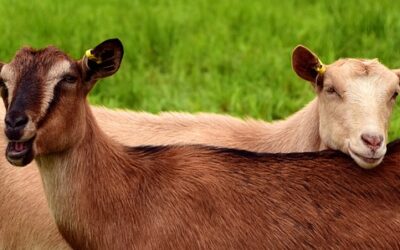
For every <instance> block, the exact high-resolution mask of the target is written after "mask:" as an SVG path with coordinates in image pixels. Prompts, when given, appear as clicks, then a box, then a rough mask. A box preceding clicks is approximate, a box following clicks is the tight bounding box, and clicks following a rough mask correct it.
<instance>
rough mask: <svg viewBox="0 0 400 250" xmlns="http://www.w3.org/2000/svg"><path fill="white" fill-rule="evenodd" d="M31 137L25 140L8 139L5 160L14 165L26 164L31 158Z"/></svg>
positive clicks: (32, 139)
mask: <svg viewBox="0 0 400 250" xmlns="http://www.w3.org/2000/svg"><path fill="white" fill-rule="evenodd" d="M34 139H35V137H32V138H31V139H29V140H26V141H10V142H9V143H8V145H7V149H6V157H7V160H8V161H9V162H10V163H11V164H12V165H14V166H26V165H28V164H29V163H30V162H31V161H32V160H33V150H32V148H33V141H34Z"/></svg>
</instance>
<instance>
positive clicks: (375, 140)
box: [361, 134, 383, 149]
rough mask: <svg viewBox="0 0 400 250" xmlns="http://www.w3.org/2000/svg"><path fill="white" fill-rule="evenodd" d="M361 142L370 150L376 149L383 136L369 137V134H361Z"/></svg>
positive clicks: (380, 143)
mask: <svg viewBox="0 0 400 250" xmlns="http://www.w3.org/2000/svg"><path fill="white" fill-rule="evenodd" d="M361 140H362V141H363V142H364V144H365V145H367V146H368V147H369V148H371V149H377V148H379V147H380V146H381V145H382V142H383V136H382V135H371V134H362V135H361Z"/></svg>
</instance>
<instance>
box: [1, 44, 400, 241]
mask: <svg viewBox="0 0 400 250" xmlns="http://www.w3.org/2000/svg"><path fill="white" fill-rule="evenodd" d="M92 54H93V55H92ZM92 54H90V55H89V57H85V58H84V59H83V60H82V61H77V62H76V61H73V60H71V59H70V58H69V57H68V56H66V55H65V54H63V53H62V52H60V51H59V50H56V49H54V48H47V49H44V50H39V51H33V50H27V49H25V50H21V51H20V52H19V53H18V54H17V55H16V57H15V58H14V60H13V62H12V63H10V64H7V65H8V66H9V70H10V69H11V70H12V71H13V72H14V73H15V79H18V80H15V81H11V80H9V81H6V82H5V86H4V87H3V89H2V96H3V99H4V101H5V105H6V107H7V115H6V129H5V132H6V135H7V137H8V139H9V140H10V143H9V144H8V146H7V149H6V156H7V159H8V160H9V161H10V162H11V163H12V164H14V165H20V166H21V165H26V164H28V163H30V162H31V161H32V160H33V159H34V158H35V159H36V161H37V163H38V166H39V170H40V173H41V175H42V178H43V182H44V187H45V191H46V195H47V198H48V201H49V205H50V207H51V209H52V211H53V214H54V217H55V219H56V222H57V225H58V226H59V229H60V232H61V233H62V234H63V236H64V237H65V238H66V239H67V241H68V242H69V243H70V244H71V246H72V247H74V248H77V249H110V248H115V249H127V248H136V249H143V248H167V249H168V248H169V249H172V248H173V249H177V248H178V249H180V248H189V249H191V248H214V249H215V248H223V249H226V248H251V249H256V248H257V249H258V248H272V247H292V248H293V247H296V246H303V247H310V246H337V247H349V246H358V247H394V246H398V242H399V238H400V235H399V234H398V232H397V231H396V230H397V229H398V227H399V226H400V225H399V224H398V223H399V222H398V218H397V217H398V216H397V215H396V212H394V211H396V208H395V207H393V206H395V204H397V202H398V200H399V195H398V192H396V191H397V189H398V187H399V185H398V182H399V174H398V172H396V171H397V169H398V168H396V165H397V158H396V156H398V155H399V150H400V143H395V144H394V145H391V146H390V147H389V153H388V157H387V159H385V161H384V163H383V165H384V166H383V168H380V169H378V170H376V171H374V170H373V171H369V172H367V171H365V170H362V169H359V168H357V167H356V165H355V164H354V163H353V162H352V161H351V160H350V159H349V158H348V157H346V156H344V155H342V154H340V153H332V152H321V153H307V154H288V155H273V154H257V153H251V152H247V151H240V150H232V149H223V148H212V147H206V146H195V145H193V146H158V147H155V146H153V147H151V146H148V147H135V148H127V147H124V146H122V145H120V144H118V143H116V142H114V141H113V140H111V139H110V138H108V137H107V136H106V135H105V134H104V133H103V132H102V131H101V130H100V128H99V127H98V126H97V123H96V121H95V119H94V117H93V115H92V112H91V109H90V107H89V105H88V104H87V101H86V98H85V96H86V95H87V93H88V92H89V91H90V89H91V88H92V87H93V85H94V83H95V82H96V80H97V79H99V78H101V77H105V76H108V75H111V74H113V73H115V72H116V71H117V69H118V68H119V64H120V60H121V58H122V45H121V44H120V42H119V41H118V40H108V41H106V42H104V43H102V44H100V45H98V46H97V47H96V48H95V49H94V50H92ZM21 62H23V64H22V65H21ZM33 66H34V68H32V67H33ZM3 67H5V66H3ZM2 72H3V71H2ZM27 72H29V79H30V80H28V79H27V74H26V73H27ZM39 74H41V75H42V76H43V74H44V75H46V77H45V78H44V79H45V80H41V79H42V78H40V79H39V78H38V77H39ZM46 79H47V80H46ZM53 88H54V89H55V92H54V94H53ZM10 90H12V91H10ZM41 91H42V92H41ZM7 92H9V93H12V96H11V95H8V93H7ZM10 96H11V97H10ZM22 100H24V101H22ZM38 100H39V101H38ZM66 201H68V202H66ZM398 235H399V236H398Z"/></svg>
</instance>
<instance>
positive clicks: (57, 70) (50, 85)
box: [40, 60, 71, 118]
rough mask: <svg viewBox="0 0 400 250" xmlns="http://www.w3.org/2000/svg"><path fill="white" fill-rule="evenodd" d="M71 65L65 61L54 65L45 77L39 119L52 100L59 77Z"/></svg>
mask: <svg viewBox="0 0 400 250" xmlns="http://www.w3.org/2000/svg"><path fill="white" fill-rule="evenodd" d="M70 67H71V63H70V62H69V61H67V60H63V61H60V62H57V63H56V64H54V65H53V66H52V67H51V69H50V70H49V73H48V74H47V77H46V85H45V89H44V90H43V99H42V103H41V107H40V118H42V117H43V116H44V115H45V114H46V111H47V109H48V107H49V105H50V103H51V101H52V100H53V97H54V88H55V87H56V85H57V83H58V82H59V81H60V80H61V77H63V75H64V74H65V73H67V72H68V71H69V69H70Z"/></svg>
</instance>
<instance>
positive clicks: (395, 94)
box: [392, 92, 399, 100]
mask: <svg viewBox="0 0 400 250" xmlns="http://www.w3.org/2000/svg"><path fill="white" fill-rule="evenodd" d="M398 95H399V92H394V93H393V95H392V99H393V100H396V98H397V96H398Z"/></svg>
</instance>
